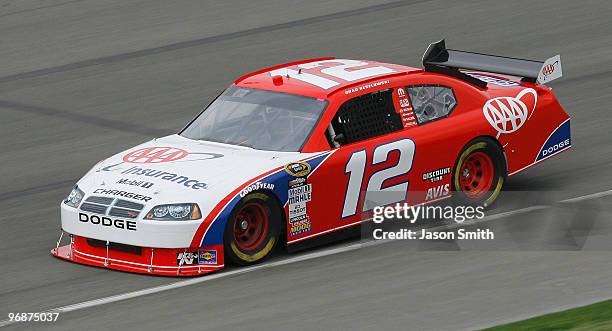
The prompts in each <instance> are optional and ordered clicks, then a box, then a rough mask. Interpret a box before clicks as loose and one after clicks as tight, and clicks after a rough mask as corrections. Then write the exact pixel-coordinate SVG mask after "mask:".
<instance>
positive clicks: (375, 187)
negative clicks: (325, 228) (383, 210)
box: [342, 139, 415, 218]
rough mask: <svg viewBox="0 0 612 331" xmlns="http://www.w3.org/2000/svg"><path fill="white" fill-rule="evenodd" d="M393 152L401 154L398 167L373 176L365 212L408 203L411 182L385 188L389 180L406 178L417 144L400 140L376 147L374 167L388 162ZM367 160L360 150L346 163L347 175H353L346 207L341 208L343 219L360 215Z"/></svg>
mask: <svg viewBox="0 0 612 331" xmlns="http://www.w3.org/2000/svg"><path fill="white" fill-rule="evenodd" d="M392 151H398V152H399V160H398V161H397V164H396V165H394V166H392V167H389V168H385V169H381V170H379V171H377V172H375V173H373V174H372V176H370V178H369V180H368V183H367V186H366V192H365V197H364V200H363V208H362V212H365V211H368V210H371V209H373V208H374V207H375V206H385V205H389V204H392V203H395V202H400V201H404V200H405V199H406V193H407V191H408V181H405V182H402V183H399V184H395V185H391V186H388V187H385V188H383V187H382V186H383V183H384V182H385V181H386V180H387V179H391V178H395V177H398V176H401V175H405V174H407V173H409V172H410V169H412V161H413V159H414V151H415V145H414V141H412V140H410V139H401V140H396V141H393V142H390V143H386V144H383V145H379V146H377V147H376V148H374V152H373V155H372V165H377V164H380V163H383V162H386V161H387V160H388V159H389V154H390V153H391V152H392ZM367 159H368V157H367V153H366V151H365V150H360V151H357V152H353V154H351V157H350V158H349V160H348V162H347V163H346V167H345V169H344V173H345V174H350V177H349V183H348V187H347V189H346V197H345V198H344V207H343V208H342V218H345V217H349V216H353V215H355V214H356V212H357V205H358V204H359V197H360V195H361V187H362V184H363V180H364V175H365V168H366V162H367ZM374 193H378V194H374Z"/></svg>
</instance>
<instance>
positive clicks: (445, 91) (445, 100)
mask: <svg viewBox="0 0 612 331" xmlns="http://www.w3.org/2000/svg"><path fill="white" fill-rule="evenodd" d="M406 90H407V91H408V95H409V97H410V103H411V104H412V108H413V109H414V114H415V116H416V120H417V122H418V124H419V125H422V124H425V123H429V122H432V121H435V120H438V119H441V118H445V117H447V116H448V115H450V113H451V112H452V111H453V110H454V109H455V107H456V106H457V99H456V98H455V93H454V92H453V89H451V88H450V87H447V86H440V85H413V86H408V87H407V88H406Z"/></svg>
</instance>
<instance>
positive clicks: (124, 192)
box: [93, 188, 152, 202]
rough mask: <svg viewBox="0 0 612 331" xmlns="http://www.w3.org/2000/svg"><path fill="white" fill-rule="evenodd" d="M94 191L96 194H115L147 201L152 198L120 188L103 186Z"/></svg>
mask: <svg viewBox="0 0 612 331" xmlns="http://www.w3.org/2000/svg"><path fill="white" fill-rule="evenodd" d="M93 193H94V194H106V195H115V196H119V197H124V198H127V199H134V200H139V201H145V202H146V201H149V200H151V199H152V198H151V197H148V196H146V195H141V194H136V193H131V192H126V191H119V190H107V189H103V188H99V189H96V190H95V191H93Z"/></svg>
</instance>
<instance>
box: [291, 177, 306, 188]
mask: <svg viewBox="0 0 612 331" xmlns="http://www.w3.org/2000/svg"><path fill="white" fill-rule="evenodd" d="M288 184H289V188H294V187H297V186H300V185H304V184H306V178H305V177H298V178H295V179H292V180H290V181H289V182H288Z"/></svg>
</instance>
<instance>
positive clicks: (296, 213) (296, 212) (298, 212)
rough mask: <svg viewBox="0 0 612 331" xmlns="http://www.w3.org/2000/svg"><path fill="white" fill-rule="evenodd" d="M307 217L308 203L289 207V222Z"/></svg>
mask: <svg viewBox="0 0 612 331" xmlns="http://www.w3.org/2000/svg"><path fill="white" fill-rule="evenodd" d="M304 216H307V213H306V202H298V203H293V204H290V205H289V222H293V221H295V220H300V219H302V218H304Z"/></svg>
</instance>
